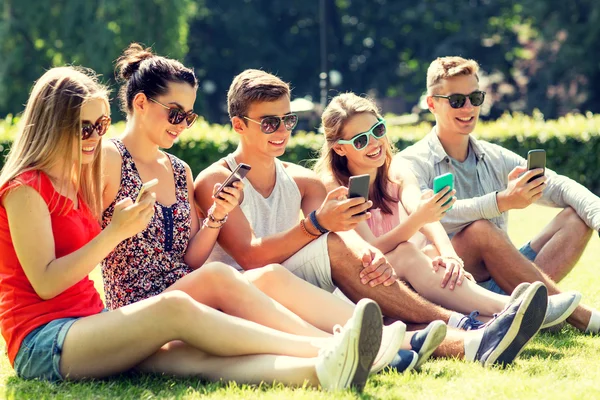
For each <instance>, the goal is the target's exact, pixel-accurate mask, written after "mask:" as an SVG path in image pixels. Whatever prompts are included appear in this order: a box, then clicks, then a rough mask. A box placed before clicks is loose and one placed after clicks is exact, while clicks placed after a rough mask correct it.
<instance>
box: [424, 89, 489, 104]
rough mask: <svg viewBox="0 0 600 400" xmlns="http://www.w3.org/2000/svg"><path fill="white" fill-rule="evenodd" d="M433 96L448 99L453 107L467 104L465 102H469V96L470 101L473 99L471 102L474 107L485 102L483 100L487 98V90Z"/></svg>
mask: <svg viewBox="0 0 600 400" xmlns="http://www.w3.org/2000/svg"><path fill="white" fill-rule="evenodd" d="M432 97H439V98H440V99H448V103H450V107H452V108H461V107H463V106H464V105H465V103H466V102H467V97H468V98H469V101H471V104H472V105H473V106H474V107H479V106H480V105H482V104H483V101H484V100H485V92H482V91H481V90H476V91H474V92H473V93H471V94H460V93H455V94H451V95H450V96H442V95H441V94H434V95H433V96H432Z"/></svg>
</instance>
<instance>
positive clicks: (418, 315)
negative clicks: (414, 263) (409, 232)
mask: <svg viewBox="0 0 600 400" xmlns="http://www.w3.org/2000/svg"><path fill="white" fill-rule="evenodd" d="M357 239H358V237H357ZM345 240H348V238H347V237H345V238H344V239H342V238H341V237H340V236H339V235H337V234H329V235H328V237H327V244H328V248H329V259H330V262H331V275H332V277H333V281H334V283H335V284H336V285H337V286H338V287H339V288H340V289H341V290H342V292H344V294H345V295H346V296H348V298H350V300H352V301H354V302H355V303H356V302H358V301H359V300H360V299H362V298H370V299H373V300H375V301H376V302H377V303H378V304H379V306H380V307H381V310H382V312H383V314H384V315H386V316H388V317H391V318H395V319H399V320H401V321H406V322H413V323H427V322H431V321H434V320H438V319H439V320H442V321H444V322H446V323H447V322H448V320H449V319H450V316H451V315H452V312H451V311H448V310H446V309H444V308H442V307H440V306H437V305H435V304H433V303H431V302H429V301H428V300H426V299H424V298H422V297H421V296H419V295H418V294H417V293H415V292H413V291H412V290H410V289H409V288H408V287H406V285H405V284H404V283H403V282H401V281H398V282H397V283H396V284H394V285H391V286H387V287H386V286H383V285H378V286H375V287H370V286H368V285H363V284H362V283H361V281H360V278H359V273H360V271H361V270H362V261H361V254H360V253H357V252H359V251H361V250H362V249H363V248H364V247H365V246H366V245H367V244H366V243H365V242H364V241H362V239H359V240H356V242H355V243H348V244H346V242H345Z"/></svg>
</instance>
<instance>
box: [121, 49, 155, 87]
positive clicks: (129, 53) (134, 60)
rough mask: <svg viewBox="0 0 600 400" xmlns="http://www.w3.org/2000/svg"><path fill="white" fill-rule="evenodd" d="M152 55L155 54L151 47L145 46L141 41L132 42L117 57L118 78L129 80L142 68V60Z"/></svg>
mask: <svg viewBox="0 0 600 400" xmlns="http://www.w3.org/2000/svg"><path fill="white" fill-rule="evenodd" d="M152 57H154V54H153V53H152V49H151V48H150V47H148V48H144V47H142V45H141V44H139V43H131V44H130V45H129V47H128V48H126V49H125V51H124V52H123V55H121V57H119V58H118V59H117V80H121V81H126V80H128V79H129V78H131V76H132V75H133V74H134V73H135V71H137V70H138V69H139V68H140V63H141V62H142V61H144V60H146V59H148V58H152Z"/></svg>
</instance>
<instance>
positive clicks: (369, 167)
mask: <svg viewBox="0 0 600 400" xmlns="http://www.w3.org/2000/svg"><path fill="white" fill-rule="evenodd" d="M377 123H379V119H378V118H377V117H376V116H375V115H374V114H373V113H370V112H363V113H359V114H356V115H354V116H352V117H350V119H348V120H347V121H346V123H345V124H344V127H343V129H342V139H344V140H351V139H352V138H354V137H355V136H356V135H359V134H361V133H364V132H368V131H369V130H371V128H373V126H374V125H376V124H377ZM368 138H369V142H368V143H367V145H366V146H365V148H364V149H362V150H357V149H356V148H355V147H354V146H353V145H352V144H339V143H337V144H335V145H334V146H333V150H334V151H335V152H336V153H337V154H338V155H339V156H342V157H346V159H347V161H348V170H349V171H350V172H351V173H352V174H353V175H358V174H367V173H371V172H373V171H376V170H377V168H379V167H381V166H382V165H383V164H384V163H385V159H386V153H387V151H388V147H389V143H388V141H387V137H386V136H383V137H382V138H380V139H376V138H374V137H373V136H372V135H369V136H368Z"/></svg>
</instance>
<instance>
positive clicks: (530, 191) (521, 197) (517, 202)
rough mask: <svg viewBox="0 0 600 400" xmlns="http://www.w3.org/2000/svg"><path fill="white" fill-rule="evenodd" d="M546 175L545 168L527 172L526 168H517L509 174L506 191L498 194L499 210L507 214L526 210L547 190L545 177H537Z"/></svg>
mask: <svg viewBox="0 0 600 400" xmlns="http://www.w3.org/2000/svg"><path fill="white" fill-rule="evenodd" d="M543 173H544V169H543V168H536V169H532V170H529V171H528V170H527V168H525V167H521V166H517V167H515V168H514V169H513V170H512V171H511V172H510V173H509V174H508V185H507V187H506V189H504V190H503V191H501V192H498V194H497V201H498V210H499V211H500V212H505V211H508V210H516V209H521V208H526V207H528V206H529V205H531V204H532V203H534V202H536V201H537V200H539V199H540V197H542V194H543V193H542V192H543V191H544V189H545V188H546V180H547V178H546V177H545V176H543V175H542V176H539V177H538V178H535V179H533V180H532V178H534V177H535V176H536V175H540V174H543Z"/></svg>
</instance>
